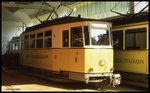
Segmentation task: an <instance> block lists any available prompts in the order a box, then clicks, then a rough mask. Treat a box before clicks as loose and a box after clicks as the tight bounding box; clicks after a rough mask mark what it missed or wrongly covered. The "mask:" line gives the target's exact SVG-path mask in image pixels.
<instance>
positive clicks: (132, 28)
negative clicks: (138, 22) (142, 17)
mask: <svg viewBox="0 0 150 93" xmlns="http://www.w3.org/2000/svg"><path fill="white" fill-rule="evenodd" d="M142 28H145V29H146V30H145V31H143V32H145V33H146V45H145V46H146V47H145V49H147V28H146V27H140V28H132V29H125V50H145V49H126V32H127V30H134V29H142ZM141 32H142V31H141ZM134 35H135V33H134ZM134 43H136V41H135V38H134ZM135 46H136V45H135V44H134V48H135Z"/></svg>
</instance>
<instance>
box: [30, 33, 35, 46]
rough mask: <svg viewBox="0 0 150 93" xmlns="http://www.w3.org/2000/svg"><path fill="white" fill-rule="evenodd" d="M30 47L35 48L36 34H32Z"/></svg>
mask: <svg viewBox="0 0 150 93" xmlns="http://www.w3.org/2000/svg"><path fill="white" fill-rule="evenodd" d="M30 48H35V34H33V35H30Z"/></svg>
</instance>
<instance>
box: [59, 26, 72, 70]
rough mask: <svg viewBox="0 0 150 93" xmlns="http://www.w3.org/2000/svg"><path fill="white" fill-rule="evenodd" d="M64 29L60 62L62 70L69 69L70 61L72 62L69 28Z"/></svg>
mask: <svg viewBox="0 0 150 93" xmlns="http://www.w3.org/2000/svg"><path fill="white" fill-rule="evenodd" d="M61 30H62V34H61V35H62V40H61V41H62V49H61V62H60V65H61V66H60V67H61V68H60V69H61V70H66V71H68V70H69V63H68V62H70V52H71V51H70V49H68V48H69V41H70V40H69V29H68V28H63V29H61Z"/></svg>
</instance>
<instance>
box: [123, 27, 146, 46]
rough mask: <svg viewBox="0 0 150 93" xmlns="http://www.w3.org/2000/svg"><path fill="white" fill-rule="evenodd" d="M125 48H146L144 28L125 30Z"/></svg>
mask: <svg viewBox="0 0 150 93" xmlns="http://www.w3.org/2000/svg"><path fill="white" fill-rule="evenodd" d="M125 38H126V39H125V44H126V45H125V48H126V49H146V28H138V29H131V30H126V33H125Z"/></svg>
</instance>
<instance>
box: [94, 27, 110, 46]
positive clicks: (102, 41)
mask: <svg viewBox="0 0 150 93" xmlns="http://www.w3.org/2000/svg"><path fill="white" fill-rule="evenodd" d="M91 43H92V45H109V30H105V29H91Z"/></svg>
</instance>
